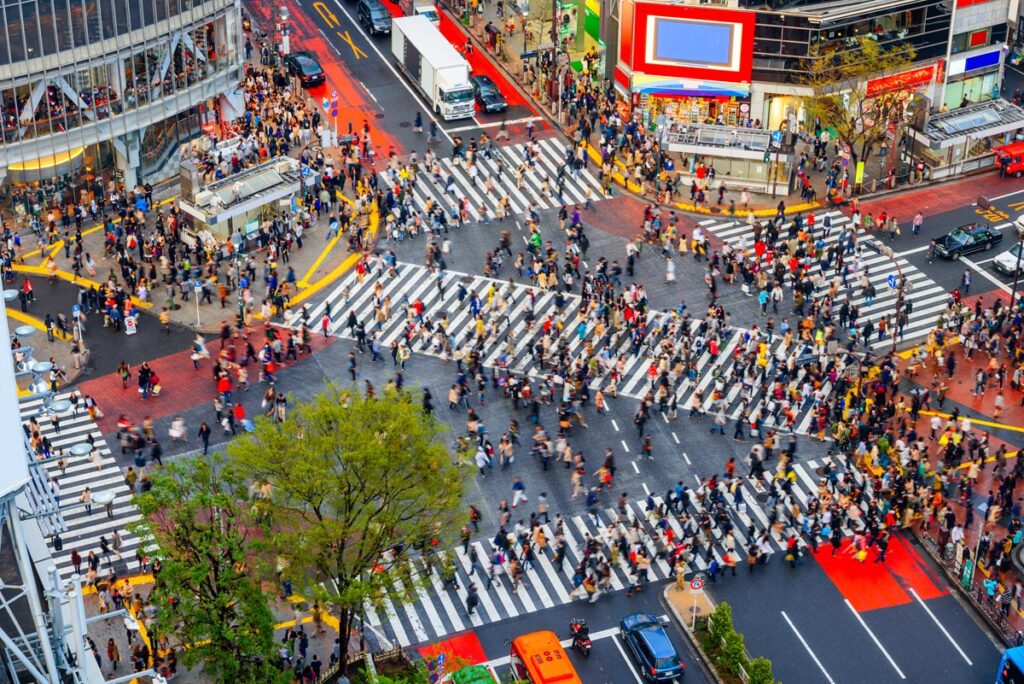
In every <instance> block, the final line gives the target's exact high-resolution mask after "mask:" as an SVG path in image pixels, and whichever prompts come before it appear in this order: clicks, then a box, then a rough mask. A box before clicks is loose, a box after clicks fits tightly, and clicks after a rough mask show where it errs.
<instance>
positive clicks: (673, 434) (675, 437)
mask: <svg viewBox="0 0 1024 684" xmlns="http://www.w3.org/2000/svg"><path fill="white" fill-rule="evenodd" d="M672 439H674V440H676V444H679V435H677V434H676V433H675V432H673V433H672Z"/></svg>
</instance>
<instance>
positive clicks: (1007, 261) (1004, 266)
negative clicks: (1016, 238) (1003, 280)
mask: <svg viewBox="0 0 1024 684" xmlns="http://www.w3.org/2000/svg"><path fill="white" fill-rule="evenodd" d="M1020 250H1021V244H1020V243H1019V242H1018V243H1015V244H1014V245H1013V247H1011V248H1010V249H1008V250H1006V251H1005V252H1003V253H1002V254H1000V255H999V256H997V257H996V258H995V259H993V260H992V266H993V267H994V268H995V269H996V270H997V271H999V272H1000V273H1003V274H1005V275H1008V276H1012V275H1016V273H1017V266H1018V264H1024V261H1021V260H1020Z"/></svg>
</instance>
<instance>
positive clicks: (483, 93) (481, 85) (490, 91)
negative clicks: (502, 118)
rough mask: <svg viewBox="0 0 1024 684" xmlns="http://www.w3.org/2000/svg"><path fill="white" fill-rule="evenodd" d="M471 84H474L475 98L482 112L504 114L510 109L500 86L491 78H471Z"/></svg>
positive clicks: (479, 76)
mask: <svg viewBox="0 0 1024 684" xmlns="http://www.w3.org/2000/svg"><path fill="white" fill-rule="evenodd" d="M469 82H470V83H472V84H473V97H474V98H475V99H476V104H477V106H479V107H480V111H483V112H503V111H505V110H506V109H508V102H506V101H505V96H504V95H502V94H501V91H500V90H498V85H497V84H496V83H495V82H494V81H493V80H492V79H491V77H490V76H483V75H478V76H470V77H469Z"/></svg>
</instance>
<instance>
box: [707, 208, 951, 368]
mask: <svg viewBox="0 0 1024 684" xmlns="http://www.w3.org/2000/svg"><path fill="white" fill-rule="evenodd" d="M826 216H828V217H829V218H830V220H831V222H832V229H831V232H830V234H829V236H828V237H827V238H825V248H826V249H828V247H829V246H830V245H833V244H836V245H838V242H839V236H840V234H841V233H842V232H843V229H844V228H845V229H846V230H850V229H852V222H851V221H850V218H849V217H848V216H846V215H845V214H843V213H842V212H841V211H837V210H834V211H826V212H822V213H820V214H815V235H816V236H817V235H819V234H820V231H821V230H822V226H823V223H824V219H825V217H826ZM700 225H701V227H702V228H704V229H706V230H708V231H710V232H711V233H712V234H714V235H715V236H716V237H718V238H720V239H722V240H724V241H725V242H726V243H727V244H729V245H730V246H731V247H732V248H733V249H737V250H743V251H749V250H750V249H751V248H752V247H753V236H752V231H751V228H750V226H749V225H747V223H746V222H745V221H735V220H721V219H706V220H704V221H701V223H700ZM857 244H858V245H863V247H864V248H863V249H862V250H861V257H862V258H861V261H862V263H863V265H864V266H865V268H867V270H868V280H869V281H870V282H871V284H872V285H874V286H875V290H876V295H875V298H874V301H873V302H872V303H871V304H870V305H869V304H868V303H867V300H866V299H865V298H864V296H863V294H862V288H861V287H860V286H859V285H857V282H858V281H859V280H860V276H861V274H860V273H851V274H850V283H851V285H853V287H850V288H840V291H839V296H838V297H837V299H836V305H837V306H838V305H839V304H841V303H842V302H843V301H844V300H846V301H849V302H850V304H851V305H856V306H858V307H859V308H860V317H859V318H858V322H861V323H866V322H868V321H872V322H873V323H875V327H876V329H877V323H878V321H879V320H880V319H882V318H884V317H886V316H895V314H896V300H897V298H898V292H897V290H896V289H895V288H893V287H890V285H889V282H888V277H889V275H895V274H896V269H895V268H894V266H893V264H892V260H891V259H890V258H889V257H887V256H884V255H883V254H881V253H880V252H879V251H878V249H877V248H878V246H879V245H881V244H882V241H881V240H879V239H878V238H876V237H874V236H872V235H868V234H865V233H864V231H863V230H861V231H860V232H859V233H858V239H857ZM837 248H838V247H837ZM895 258H896V261H897V263H898V264H899V268H900V271H901V272H902V273H903V277H904V278H906V280H907V283H908V284H909V289H908V290H907V291H905V292H904V300H906V301H909V302H910V303H911V310H910V313H909V315H908V316H907V318H908V323H907V325H906V327H905V328H904V334H903V340H902V341H903V342H913V341H916V340H919V339H923V338H925V337H927V336H928V333H929V332H931V330H932V329H933V328H934V327H935V324H936V322H937V321H938V320H939V318H940V317H941V316H942V315H943V313H945V311H946V294H947V293H946V291H945V289H943V288H942V287H941V286H939V285H938V284H937V283H936V282H935V281H934V280H932V279H931V278H930V277H928V275H927V274H925V273H923V272H922V271H921V270H919V269H918V268H917V267H916V266H914V265H913V264H912V263H910V262H909V261H907V260H906V258H904V257H902V256H896V257H895ZM761 263H762V266H764V265H765V264H766V261H764V260H763V261H762V262H761ZM820 272H821V266H820V264H819V263H818V262H817V261H816V260H815V261H812V262H811V266H810V268H809V270H808V275H814V274H816V273H820ZM831 278H832V275H831V274H829V275H828V277H827V278H826V283H827V282H828V281H830V280H831ZM826 289H827V284H826ZM823 295H824V289H822V290H819V291H818V292H817V293H816V296H818V297H821V296H823ZM891 331H892V332H895V326H893V327H892V329H891ZM891 345H892V339H891V337H887V338H886V339H884V340H878V339H877V337H874V338H873V339H872V340H871V347H872V349H876V350H877V349H885V348H888V347H890V346H891Z"/></svg>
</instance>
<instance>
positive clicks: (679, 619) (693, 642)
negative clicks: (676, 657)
mask: <svg viewBox="0 0 1024 684" xmlns="http://www.w3.org/2000/svg"><path fill="white" fill-rule="evenodd" d="M673 591H679V590H678V589H677V588H676V585H675V583H674V582H669V584H668V585H667V586H666V587H665V589H664V590H662V592H661V602H662V604H663V605H664V606H665V607H667V608H668V611H669V612H670V613H671V614H672V617H673V618H675V621H676V624H677V625H679V627H680V628H681V629H682V631H683V635H684V636H685V637H686V640H687V641H689V642H690V646H692V647H693V650H694V652H696V654H697V662H698V664H699V667H700V669H701V672H702V673H703V674H704V676H705V677H707V678H708V679H709V680H711V681H713V682H719V684H724V680H723V679H722V678H721V677H719V676H718V673H717V671H716V670H715V669H714V668H713V667H712V666H711V664H710V663H711V658H709V657H708V654H707V653H705V652H704V649H703V648H702V647H701V645H700V642H699V641H698V640H697V638H696V637H695V636H694V634H693V632H691V631H690V623H689V622H688V621H687V620H686V619H685V617H684V616H683V615H681V614H680V613H679V611H678V610H676V607H675V604H673V603H672V601H670V600H669V597H668V595H669V593H670V592H673ZM704 596H705V597H706V598H707V600H708V603H710V604H711V605H712V606H714V605H715V602H714V600H713V599H712V598H711V594H709V593H708V592H707V591H705V592H704Z"/></svg>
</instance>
